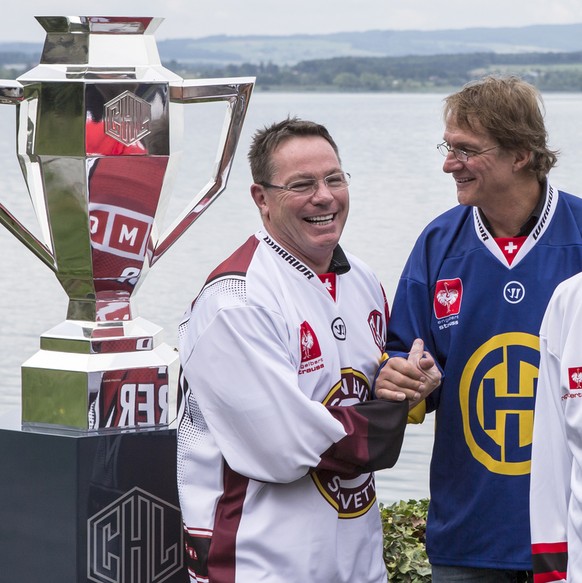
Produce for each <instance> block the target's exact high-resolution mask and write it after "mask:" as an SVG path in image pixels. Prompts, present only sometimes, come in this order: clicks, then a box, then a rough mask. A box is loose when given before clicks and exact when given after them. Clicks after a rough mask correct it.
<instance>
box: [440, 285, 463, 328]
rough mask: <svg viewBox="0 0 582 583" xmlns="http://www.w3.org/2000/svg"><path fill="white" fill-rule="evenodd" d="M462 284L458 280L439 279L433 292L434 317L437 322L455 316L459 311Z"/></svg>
mask: <svg viewBox="0 0 582 583" xmlns="http://www.w3.org/2000/svg"><path fill="white" fill-rule="evenodd" d="M462 299H463V282H462V281H461V279H460V278H458V277H456V278H455V279H439V281H437V282H436V287H435V290H434V301H433V306H434V315H435V316H436V318H437V320H442V319H443V318H447V317H448V316H455V315H457V314H458V313H459V312H460V311H461V301H462Z"/></svg>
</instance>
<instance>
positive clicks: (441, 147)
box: [437, 142, 501, 162]
mask: <svg viewBox="0 0 582 583" xmlns="http://www.w3.org/2000/svg"><path fill="white" fill-rule="evenodd" d="M500 147H501V146H493V147H492V148H487V149H486V150H481V151H480V152H473V151H471V150H461V148H451V146H449V144H447V143H446V142H443V143H442V144H437V150H438V151H439V152H440V153H441V154H442V155H443V156H444V157H445V158H446V157H447V156H448V155H449V152H452V153H453V156H454V157H455V158H456V159H457V160H458V161H459V162H467V160H468V159H469V158H472V157H473V156H480V155H481V154H485V152H490V151H491V150H495V148H500Z"/></svg>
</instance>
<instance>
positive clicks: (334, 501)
mask: <svg viewBox="0 0 582 583" xmlns="http://www.w3.org/2000/svg"><path fill="white" fill-rule="evenodd" d="M369 399H370V383H369V381H368V379H367V377H366V375H365V374H364V373H362V372H360V371H357V370H353V369H351V368H347V369H343V370H342V375H341V380H340V381H339V382H338V383H336V384H335V385H334V387H333V388H332V389H331V391H330V392H329V393H328V395H327V397H326V398H325V399H324V401H323V404H324V405H327V406H348V405H354V404H356V403H362V402H364V401H368V400H369ZM311 478H312V479H313V481H314V483H315V485H316V486H317V489H318V490H319V491H320V492H321V494H322V496H323V497H324V498H325V499H326V500H327V501H328V502H329V503H330V504H331V505H332V506H333V507H334V508H335V509H336V510H337V511H338V516H339V517H340V518H355V517H357V516H361V515H362V514H365V513H366V512H367V511H368V510H369V509H370V507H371V506H372V504H374V503H375V501H376V485H375V482H374V476H373V474H368V473H364V474H361V475H359V476H357V477H355V478H353V479H351V480H346V479H342V478H341V477H340V476H338V475H337V474H334V473H333V472H328V471H321V470H320V471H317V472H314V473H313V474H312V476H311Z"/></svg>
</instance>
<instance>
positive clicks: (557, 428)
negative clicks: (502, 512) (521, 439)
mask: <svg viewBox="0 0 582 583" xmlns="http://www.w3.org/2000/svg"><path fill="white" fill-rule="evenodd" d="M551 310H552V309H551V304H550V308H549V309H548V312H546V316H545V318H544V322H543V323H542V332H541V335H540V350H541V358H540V368H539V378H538V389H537V396H536V404H535V414H534V430H533V445H532V460H531V464H532V465H531V488H530V514H531V535H532V558H533V568H534V582H535V583H550V582H565V581H566V567H567V559H568V554H567V542H566V541H567V522H568V500H569V498H570V475H571V468H572V456H571V454H570V450H569V448H568V443H567V437H566V428H565V423H564V412H563V406H562V404H561V399H560V395H561V393H562V391H561V381H560V376H561V375H560V359H559V358H558V357H557V356H556V355H555V354H553V353H552V351H551V350H550V348H549V347H548V338H547V335H546V332H547V328H548V321H549V320H551V319H552V316H555V314H552V311H551Z"/></svg>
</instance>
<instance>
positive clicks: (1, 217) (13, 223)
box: [0, 79, 56, 272]
mask: <svg viewBox="0 0 582 583" xmlns="http://www.w3.org/2000/svg"><path fill="white" fill-rule="evenodd" d="M23 100H24V87H23V86H22V85H21V84H20V83H19V82H18V81H12V80H6V79H2V80H0V104H8V105H10V104H14V105H19V104H20V103H21V102H22V101H23ZM0 223H2V224H3V225H4V226H5V227H6V228H7V229H8V230H9V231H10V232H11V233H12V234H13V235H14V236H15V237H16V238H17V239H19V240H20V241H21V242H22V243H24V245H26V247H28V249H30V250H31V251H32V252H33V253H34V254H35V255H36V256H37V257H38V258H39V259H40V260H41V261H42V262H43V263H45V264H46V265H48V266H49V267H50V268H51V269H52V270H53V271H55V272H56V265H55V259H54V257H53V255H52V253H51V252H50V250H49V249H48V247H47V246H46V245H44V244H43V243H41V242H40V241H39V240H38V239H37V238H36V237H35V236H34V235H33V234H32V233H31V232H30V231H29V230H28V229H27V228H26V227H25V226H24V225H23V224H22V223H21V222H20V221H18V219H16V218H15V217H14V216H13V215H12V214H11V213H10V211H8V209H7V208H6V207H5V206H4V205H3V204H0Z"/></svg>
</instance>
